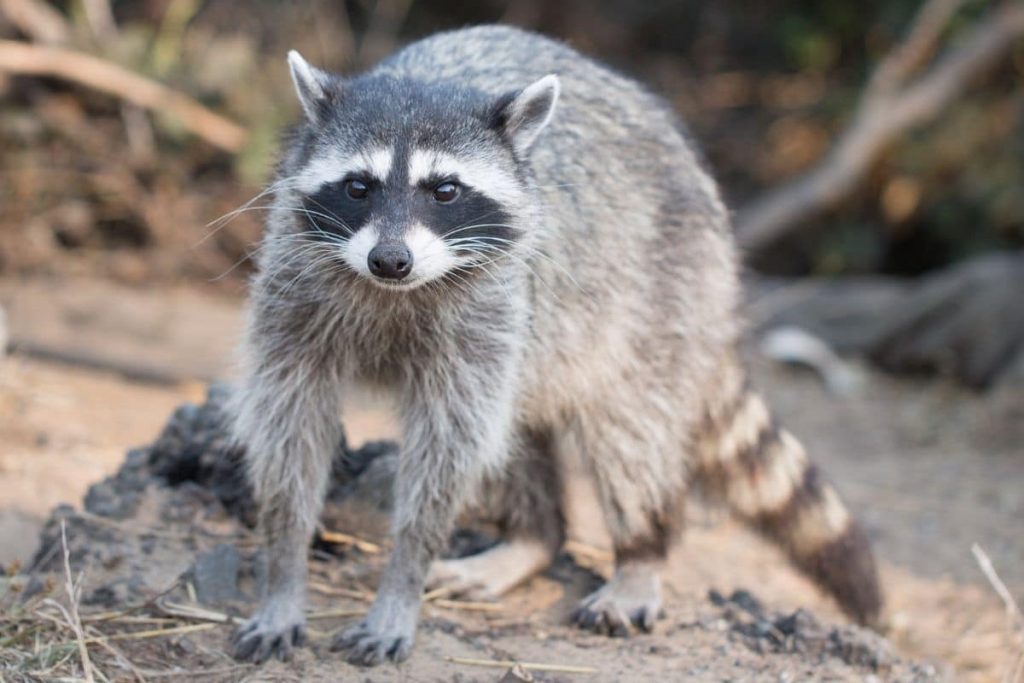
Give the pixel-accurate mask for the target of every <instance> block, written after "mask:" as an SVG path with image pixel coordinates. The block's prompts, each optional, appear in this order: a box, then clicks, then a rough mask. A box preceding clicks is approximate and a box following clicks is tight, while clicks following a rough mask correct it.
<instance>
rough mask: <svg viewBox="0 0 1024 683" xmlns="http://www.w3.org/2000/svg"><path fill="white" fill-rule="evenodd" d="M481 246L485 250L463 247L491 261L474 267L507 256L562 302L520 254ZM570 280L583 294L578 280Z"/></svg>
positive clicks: (479, 263) (482, 263) (570, 277)
mask: <svg viewBox="0 0 1024 683" xmlns="http://www.w3.org/2000/svg"><path fill="white" fill-rule="evenodd" d="M479 246H483V249H479V248H477V247H469V248H467V247H461V248H462V249H465V250H467V251H471V252H474V253H476V254H478V255H481V256H485V257H486V258H489V259H490V260H487V261H483V262H479V261H476V262H472V265H473V266H477V267H480V266H487V265H490V264H493V263H496V262H497V261H498V259H499V258H500V257H502V256H507V257H508V258H510V259H512V260H513V261H516V262H517V263H519V264H520V265H522V266H523V267H524V268H526V269H527V270H528V271H530V274H531V275H533V276H534V277H535V278H536V279H537V280H538V281H539V282H541V283H543V285H544V286H545V287H546V288H547V289H548V291H549V292H551V295H552V296H553V297H555V299H556V300H558V301H559V302H560V301H561V298H560V297H559V296H558V293H557V292H556V291H555V290H554V288H553V287H552V286H551V283H550V282H548V281H547V280H545V279H544V278H543V277H541V276H540V273H538V272H537V271H536V270H534V269H533V267H532V266H531V265H530V264H529V263H528V262H527V261H526V260H525V259H524V258H523V257H521V256H519V255H518V254H516V253H514V252H513V251H512V250H508V249H500V250H499V249H497V248H496V247H494V246H487V245H479ZM487 252H491V253H496V254H497V256H491V254H489V253H487ZM556 265H557V264H556ZM569 279H570V280H571V281H572V282H573V284H575V285H576V287H578V288H579V290H580V291H581V292H582V291H584V290H583V288H582V287H580V285H579V283H578V282H576V280H574V279H573V278H572V276H571V275H569Z"/></svg>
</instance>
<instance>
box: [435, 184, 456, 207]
mask: <svg viewBox="0 0 1024 683" xmlns="http://www.w3.org/2000/svg"><path fill="white" fill-rule="evenodd" d="M458 196H459V186H458V185H456V184H455V183H452V182H447V183H441V184H440V185H438V186H437V187H435V188H434V201H438V202H441V203H442V204H447V203H448V202H451V201H454V199H455V198H456V197H458Z"/></svg>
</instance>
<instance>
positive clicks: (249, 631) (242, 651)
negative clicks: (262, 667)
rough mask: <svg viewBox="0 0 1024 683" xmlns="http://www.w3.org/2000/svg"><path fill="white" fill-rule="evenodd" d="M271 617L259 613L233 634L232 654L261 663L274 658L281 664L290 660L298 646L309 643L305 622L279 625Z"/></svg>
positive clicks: (240, 659)
mask: <svg viewBox="0 0 1024 683" xmlns="http://www.w3.org/2000/svg"><path fill="white" fill-rule="evenodd" d="M276 622H277V620H275V619H274V618H272V615H270V614H266V613H264V612H260V613H259V614H257V615H256V616H254V617H253V618H251V619H249V620H248V621H246V622H245V623H243V624H242V625H241V626H239V627H238V628H237V629H236V630H235V632H234V633H233V634H232V635H231V654H232V656H234V658H235V659H237V660H239V661H250V662H253V663H254V664H262V663H263V662H265V661H267V660H268V659H270V658H271V657H277V658H278V659H279V660H281V661H282V662H286V661H288V660H289V659H291V657H292V654H293V652H294V650H295V648H297V647H301V646H302V644H303V643H304V642H305V640H306V627H305V625H304V624H303V623H288V624H286V625H284V626H278V624H277V623H276Z"/></svg>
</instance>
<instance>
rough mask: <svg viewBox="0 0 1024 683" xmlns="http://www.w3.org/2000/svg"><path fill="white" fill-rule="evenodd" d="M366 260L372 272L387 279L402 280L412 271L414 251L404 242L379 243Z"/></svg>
mask: <svg viewBox="0 0 1024 683" xmlns="http://www.w3.org/2000/svg"><path fill="white" fill-rule="evenodd" d="M366 261H367V263H368V265H369V266H370V272H371V273H373V274H374V275H376V276H377V277H381V278H385V279H387V280H401V279H403V278H404V277H405V276H406V275H408V274H409V273H410V272H412V252H411V251H409V248H408V247H406V246H405V245H404V244H378V245H377V246H375V247H374V248H373V249H371V250H370V253H369V254H368V255H367V257H366Z"/></svg>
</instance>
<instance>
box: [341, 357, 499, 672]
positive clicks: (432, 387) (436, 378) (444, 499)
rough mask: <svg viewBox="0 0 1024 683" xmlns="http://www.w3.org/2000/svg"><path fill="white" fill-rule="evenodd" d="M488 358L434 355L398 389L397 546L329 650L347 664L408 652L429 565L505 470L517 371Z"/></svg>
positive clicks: (374, 661)
mask: <svg viewBox="0 0 1024 683" xmlns="http://www.w3.org/2000/svg"><path fill="white" fill-rule="evenodd" d="M499 348H500V347H499ZM505 355H506V356H509V355H511V352H509V353H506V354H505ZM480 360H481V361H483V360H485V359H484V358H482V357H481V359H480ZM486 360H487V361H488V362H489V363H490V365H489V366H487V367H473V366H468V361H467V360H466V359H463V360H462V362H461V363H457V364H454V365H453V364H451V363H450V362H448V363H447V364H444V363H445V362H447V359H439V362H440V363H441V365H440V366H438V367H436V368H433V371H434V372H433V373H431V369H432V368H430V367H419V368H417V369H416V370H417V372H418V373H423V375H420V376H418V377H416V378H415V379H414V380H413V381H412V382H410V384H411V386H408V387H404V391H403V395H402V397H401V414H402V419H403V422H404V436H403V439H402V442H403V452H402V454H401V455H400V457H399V464H398V473H397V477H396V481H395V504H396V508H395V514H394V518H393V522H392V524H393V528H394V538H395V542H394V549H393V550H392V553H391V557H390V558H389V560H388V564H387V567H386V568H385V570H384V574H383V576H382V577H381V580H380V585H379V587H378V590H377V598H376V599H375V600H374V602H373V605H372V606H371V607H370V611H369V612H368V613H367V615H366V617H365V618H364V619H362V620H361V621H359V622H358V623H356V624H354V625H352V626H351V627H349V628H347V629H345V630H344V631H343V632H342V633H341V634H340V635H339V636H338V637H337V638H336V639H335V641H334V645H333V647H334V649H339V650H345V651H346V652H347V656H348V660H349V661H350V662H352V663H353V664H361V665H364V666H372V665H375V664H379V663H380V662H383V661H385V660H389V659H390V660H393V661H401V660H403V659H405V658H406V657H408V656H409V653H410V651H411V650H412V645H413V640H414V637H415V633H416V622H417V620H418V618H419V611H420V603H421V599H422V594H423V587H424V583H425V579H426V575H427V571H428V570H429V568H430V563H431V562H432V561H433V560H434V558H436V557H437V555H438V554H439V552H440V551H441V550H442V549H443V548H444V545H445V543H447V541H448V536H449V534H450V533H451V531H452V528H453V526H454V521H455V516H456V515H457V514H458V512H459V511H460V508H461V507H462V505H463V503H464V502H465V500H466V498H469V497H471V496H472V493H474V492H475V490H476V489H477V487H478V486H479V485H480V483H481V482H482V479H483V475H484V474H485V473H486V472H487V471H488V470H490V471H500V469H501V467H502V466H503V464H504V461H505V459H506V457H507V448H506V445H507V438H508V432H509V429H510V427H511V414H512V406H513V405H514V402H513V393H512V392H513V389H514V375H512V372H511V368H506V367H502V362H501V361H503V360H504V361H508V360H510V359H508V358H503V357H501V356H500V354H499V353H498V352H497V351H496V352H495V355H494V356H487V358H486ZM428 373H431V374H428Z"/></svg>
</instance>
